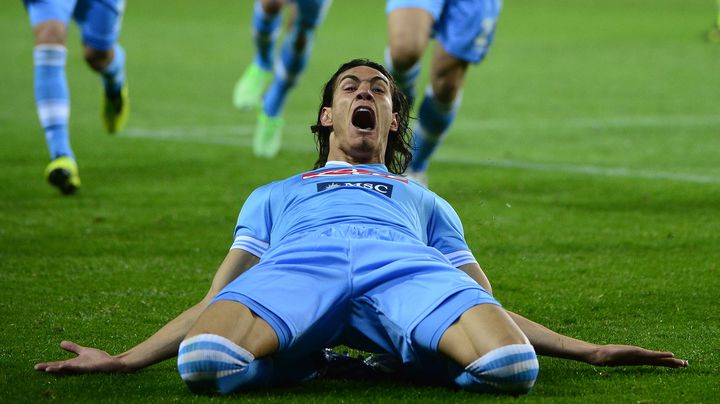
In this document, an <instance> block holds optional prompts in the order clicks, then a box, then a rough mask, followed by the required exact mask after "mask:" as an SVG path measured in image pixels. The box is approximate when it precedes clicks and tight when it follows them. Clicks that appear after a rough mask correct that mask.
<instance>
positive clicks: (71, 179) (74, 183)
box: [45, 156, 80, 195]
mask: <svg viewBox="0 0 720 404" xmlns="http://www.w3.org/2000/svg"><path fill="white" fill-rule="evenodd" d="M45 179H47V181H48V182H49V183H50V184H51V185H53V186H56V187H58V189H60V192H62V193H63V194H65V195H72V194H74V193H75V192H77V190H78V189H80V174H79V173H78V166H77V163H75V160H73V159H71V158H70V157H67V156H62V157H58V158H56V159H55V160H53V161H51V162H50V164H48V165H47V167H45Z"/></svg>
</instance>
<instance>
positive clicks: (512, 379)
mask: <svg viewBox="0 0 720 404" xmlns="http://www.w3.org/2000/svg"><path fill="white" fill-rule="evenodd" d="M539 370H540V366H539V365H538V360H537V356H536V354H535V350H534V349H533V347H532V345H530V344H514V345H506V346H504V347H502V348H497V349H494V350H492V351H490V352H488V353H487V354H485V355H483V356H482V357H480V358H479V359H477V360H476V361H475V362H473V363H471V364H469V365H468V366H467V367H466V368H465V371H464V372H462V373H461V374H460V375H459V376H458V377H457V378H455V383H456V384H457V385H458V386H459V387H460V388H462V389H464V390H468V391H477V392H488V393H503V394H513V395H517V394H527V393H529V392H530V390H531V389H532V387H533V385H534V384H535V380H536V379H537V375H538V371H539Z"/></svg>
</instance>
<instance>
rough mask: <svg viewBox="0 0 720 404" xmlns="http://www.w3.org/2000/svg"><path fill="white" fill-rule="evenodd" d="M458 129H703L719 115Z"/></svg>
mask: <svg viewBox="0 0 720 404" xmlns="http://www.w3.org/2000/svg"><path fill="white" fill-rule="evenodd" d="M453 125H454V127H456V128H462V129H480V130H508V129H523V130H532V129H548V128H555V129H562V128H566V129H597V128H613V129H618V128H659V127H664V128H669V127H698V126H700V127H702V126H714V125H720V115H717V116H716V115H698V116H689V115H674V116H673V115H670V116H616V117H607V118H567V119H557V120H549V119H534V120H509V119H487V120H458V122H456V123H455V124H453ZM718 132H720V128H718Z"/></svg>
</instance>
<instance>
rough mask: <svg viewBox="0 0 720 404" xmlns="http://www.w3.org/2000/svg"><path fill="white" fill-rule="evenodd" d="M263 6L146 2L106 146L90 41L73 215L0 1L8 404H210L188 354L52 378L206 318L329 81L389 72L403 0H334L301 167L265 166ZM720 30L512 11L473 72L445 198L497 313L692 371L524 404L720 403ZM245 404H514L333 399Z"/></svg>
mask: <svg viewBox="0 0 720 404" xmlns="http://www.w3.org/2000/svg"><path fill="white" fill-rule="evenodd" d="M250 10H251V4H250V2H249V1H248V2H227V1H221V0H208V1H202V2H191V1H185V0H181V1H169V0H154V1H133V0H131V1H129V2H128V6H127V13H126V16H125V20H124V25H123V33H122V36H121V42H122V43H123V45H124V46H125V48H126V50H127V55H128V77H129V83H130V90H131V97H132V115H131V117H130V122H129V126H128V129H127V130H126V131H125V132H124V133H122V134H120V135H118V136H115V137H111V136H108V135H106V134H105V133H103V131H102V126H101V123H100V118H99V113H100V111H99V99H100V84H99V79H98V78H97V77H96V76H94V75H93V74H92V73H91V72H90V70H89V69H88V68H87V67H86V66H85V65H84V62H83V61H82V60H81V50H80V46H79V40H78V37H79V35H78V31H77V28H76V27H74V26H73V28H72V29H71V30H70V34H69V41H68V46H69V57H68V74H69V82H70V87H71V92H72V117H71V133H72V143H73V147H74V149H75V152H76V155H77V158H78V162H79V165H80V172H81V176H82V180H83V189H82V190H81V191H80V193H79V194H78V195H76V196H73V197H62V196H61V195H60V194H59V193H58V192H56V191H55V190H54V189H52V188H51V187H49V186H48V185H47V184H45V183H44V180H43V177H42V172H43V168H44V166H45V164H46V163H47V152H46V148H45V144H44V140H43V135H42V132H41V130H40V128H39V124H38V122H37V116H36V112H35V106H34V101H33V94H32V86H33V78H32V47H33V40H32V35H31V31H30V28H29V24H28V22H27V17H26V15H25V12H24V10H23V7H22V4H21V2H20V1H3V2H1V4H0V55H1V56H0V57H1V59H2V62H0V105H1V108H0V144H1V146H0V182H1V183H2V185H1V186H0V319H1V322H0V339H1V341H2V343H1V344H0V367H1V368H2V371H1V372H0V402H4V403H11V402H38V401H44V400H58V401H62V402H100V401H117V402H122V401H127V402H164V401H172V402H175V401H182V402H186V401H187V402H205V401H208V400H210V399H209V398H207V397H196V396H193V395H192V394H191V393H190V392H189V391H188V390H187V389H186V388H185V387H184V386H183V384H182V382H181V380H180V378H179V377H178V376H177V373H176V370H175V365H174V363H173V361H168V362H165V363H162V364H159V365H156V366H153V367H151V368H148V369H146V370H143V371H140V372H137V373H134V374H119V375H90V376H77V377H53V376H48V375H44V374H40V373H37V372H35V371H34V370H33V369H32V366H33V364H35V363H36V362H39V361H43V360H54V359H61V358H66V357H68V355H67V354H65V353H64V352H62V351H61V350H60V349H59V347H58V343H59V342H60V340H62V339H70V340H73V341H76V342H78V343H80V344H84V345H91V346H97V347H101V348H103V349H106V350H108V351H109V352H111V353H118V352H122V351H124V350H125V349H127V348H129V347H131V346H132V345H134V344H135V343H137V342H139V341H141V340H142V339H144V338H146V337H147V336H149V335H150V334H151V333H152V332H154V331H155V330H156V329H157V328H158V327H159V326H160V325H162V324H163V323H164V322H165V321H167V320H168V319H170V318H172V317H174V316H175V315H177V314H178V313H180V312H181V311H182V310H183V309H184V308H185V307H187V306H189V305H191V304H193V303H195V302H196V301H197V300H199V299H200V298H201V297H202V296H203V295H204V293H205V291H206V288H207V287H208V285H209V282H210V279H211V277H212V275H213V273H214V271H215V269H216V268H217V265H218V264H219V263H220V261H221V260H222V258H223V257H224V255H225V253H226V251H227V248H228V247H229V245H230V243H231V238H232V231H233V227H234V224H235V219H236V216H237V212H238V210H239V208H240V206H241V204H242V202H243V200H244V198H245V197H246V196H247V195H248V194H249V193H250V192H251V191H252V189H254V188H255V187H256V186H259V185H261V184H264V183H266V182H269V181H272V180H276V179H280V178H284V177H286V176H289V175H291V174H294V173H296V172H299V171H301V170H304V169H307V168H309V167H311V165H312V163H313V162H314V160H315V153H314V148H313V141H312V138H311V135H310V132H309V130H308V125H309V124H311V123H312V122H313V121H314V119H315V117H316V113H317V105H318V104H319V92H320V88H321V85H322V84H323V83H324V81H325V80H326V79H327V78H328V77H329V76H330V74H331V73H332V72H334V70H335V69H336V68H337V66H338V65H339V64H340V63H342V62H344V61H346V60H348V59H351V58H354V57H368V58H372V59H376V60H380V61H381V60H382V54H383V49H384V47H385V41H386V31H385V22H386V18H385V15H384V2H383V1H380V0H371V1H346V0H336V1H335V2H334V4H333V6H332V8H331V9H330V12H329V14H328V17H327V21H326V23H325V24H324V25H323V26H321V27H320V29H319V31H318V33H317V42H316V44H315V51H314V54H313V57H312V59H311V61H310V64H309V66H308V69H307V71H306V73H305V75H304V77H303V80H302V82H301V83H300V84H299V85H298V87H297V88H296V90H295V91H294V92H293V93H292V95H291V96H290V99H289V101H288V104H287V108H286V115H285V118H286V123H287V127H286V128H287V130H286V136H285V142H284V145H283V149H282V151H281V153H280V155H279V156H278V158H276V159H274V160H260V159H256V158H254V157H253V155H252V152H251V150H250V147H249V146H250V143H251V136H252V128H253V124H254V119H255V115H254V114H253V113H241V112H237V111H235V110H234V109H233V108H232V106H231V94H232V88H233V85H234V82H235V80H236V79H237V78H238V77H239V75H240V73H241V72H242V69H243V68H244V66H245V65H246V64H247V63H248V62H249V61H250V60H251V55H252V47H251V42H250ZM714 18H715V4H714V2H713V1H711V0H663V1H658V2H653V1H648V0H609V1H602V2H599V1H592V0H576V1H564V0H548V1H541V2H536V1H531V0H516V1H507V2H505V8H504V12H503V15H502V18H501V21H500V25H499V29H498V32H497V37H496V41H495V44H494V47H493V49H492V51H491V53H490V55H489V57H488V59H487V60H486V61H485V62H484V63H483V64H482V65H480V66H478V67H472V68H471V69H470V71H469V74H468V77H467V82H466V86H465V92H464V101H463V105H462V108H461V111H460V114H459V117H458V119H457V122H456V124H455V126H454V127H453V129H452V132H451V133H450V136H449V137H448V138H447V141H446V142H445V144H444V145H443V147H442V148H441V150H440V152H439V153H438V155H437V157H436V159H435V160H434V162H433V164H432V166H431V173H430V182H431V187H432V188H433V190H435V191H436V192H438V193H439V194H440V195H442V196H444V197H445V198H446V199H447V200H448V201H450V202H451V203H452V204H453V205H454V206H455V208H456V210H457V211H458V213H459V214H460V216H461V217H462V218H463V221H464V225H465V232H466V237H467V239H468V242H469V243H470V245H471V247H472V248H473V251H474V253H475V255H476V257H477V258H478V259H479V261H480V263H481V265H482V266H483V268H484V269H485V271H486V272H487V274H488V276H489V278H490V280H491V281H492V283H493V286H494V290H495V293H496V296H497V297H498V298H499V300H500V301H501V302H503V303H504V304H505V306H506V307H508V308H509V309H512V310H515V311H517V312H520V313H523V314H525V315H527V316H528V317H529V318H532V319H535V320H537V321H539V322H541V323H543V324H546V325H547V326H549V327H551V328H553V329H556V330H558V331H560V332H563V333H565V334H569V335H571V336H575V337H578V338H582V339H587V340H591V341H594V342H600V343H632V344H637V345H642V346H645V347H648V348H652V349H660V350H671V351H673V352H675V353H676V354H677V355H678V356H680V357H682V358H686V359H689V361H690V367H689V368H688V369H679V370H671V369H654V368H632V367H623V368H597V367H592V366H589V365H585V364H581V363H576V362H568V361H563V360H555V359H551V358H541V360H540V365H541V371H540V376H539V380H538V382H537V384H536V387H535V389H534V390H533V392H532V393H531V394H530V395H529V396H527V397H523V398H521V400H522V401H524V402H542V401H545V402H548V401H558V402H613V401H615V402H712V401H715V400H717V399H718V397H720V387H719V386H720V377H718V374H720V366H719V365H718V363H719V362H720V309H718V298H719V297H720V292H719V291H720V272H719V268H718V266H719V262H720V157H719V156H720V74H719V73H718V72H720V46H718V44H713V43H709V42H707V41H706V40H705V36H704V35H705V33H706V32H707V30H708V29H709V28H710V26H711V25H712V23H713V21H714ZM425 62H427V60H425ZM426 77H427V69H426V70H425V71H424V76H423V79H422V81H423V83H421V85H423V86H424V83H425V81H426ZM421 91H422V90H421ZM227 399H228V400H236V399H238V397H232V398H227ZM242 399H243V400H248V401H253V402H264V401H282V402H308V401H314V402H340V401H344V402H390V401H393V402H395V401H400V402H402V401H405V402H418V401H423V402H424V401H427V402H433V401H434V402H440V401H471V400H472V401H476V400H489V401H509V402H515V399H512V398H503V397H478V396H476V395H472V394H467V393H463V392H454V391H448V390H444V389H441V388H430V387H426V388H424V387H411V386H406V385H397V384H392V383H361V382H357V383H353V382H330V381H318V382H312V383H308V384H306V385H303V386H298V387H293V388H289V389H284V390H278V391H270V392H257V393H252V394H248V395H246V396H244V397H242ZM212 400H214V401H220V400H225V398H213V399H212Z"/></svg>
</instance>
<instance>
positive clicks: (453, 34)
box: [385, 0, 502, 186]
mask: <svg viewBox="0 0 720 404" xmlns="http://www.w3.org/2000/svg"><path fill="white" fill-rule="evenodd" d="M501 7H502V0H439V1H434V0H388V2H387V9H386V10H387V13H388V39H389V47H388V49H387V50H386V52H385V65H386V66H387V67H388V68H389V69H390V72H391V73H392V74H393V76H394V78H395V80H396V81H397V82H398V85H399V86H400V88H401V89H402V90H403V92H404V93H405V96H406V97H407V98H408V100H409V101H410V104H411V105H412V104H413V102H414V100H415V83H416V81H417V79H418V77H419V76H420V64H421V58H422V55H423V53H424V52H425V49H426V48H427V46H428V44H429V42H430V39H431V38H433V37H434V38H435V39H436V44H435V49H434V52H433V56H432V67H431V72H430V84H429V85H428V86H427V88H426V90H425V96H424V98H423V100H422V102H421V104H420V107H419V109H418V112H417V114H418V121H417V122H416V124H415V128H414V134H413V143H414V151H413V160H412V162H411V163H410V167H409V169H408V171H407V175H408V176H409V177H410V178H412V179H414V180H416V181H418V182H420V183H421V184H423V185H425V186H427V173H426V172H427V169H428V162H429V160H430V157H431V156H432V154H433V153H434V152H435V149H436V148H437V146H438V145H439V144H440V142H441V141H442V140H443V138H444V137H445V135H446V134H447V133H448V130H449V128H450V125H451V124H452V122H453V121H454V119H455V115H456V113H457V110H458V108H459V106H460V102H461V99H462V86H463V81H464V79H465V73H466V72H467V68H468V65H469V64H470V63H474V64H477V63H480V62H481V61H482V60H483V59H484V58H485V56H486V55H487V52H488V50H489V49H490V45H491V44H492V41H493V37H494V35H495V26H496V23H497V19H498V16H499V14H500V9H501Z"/></svg>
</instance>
